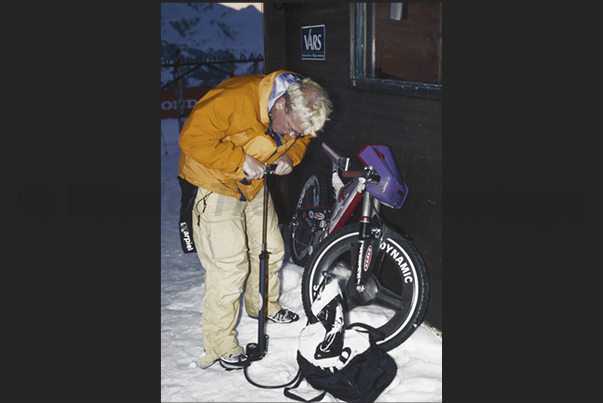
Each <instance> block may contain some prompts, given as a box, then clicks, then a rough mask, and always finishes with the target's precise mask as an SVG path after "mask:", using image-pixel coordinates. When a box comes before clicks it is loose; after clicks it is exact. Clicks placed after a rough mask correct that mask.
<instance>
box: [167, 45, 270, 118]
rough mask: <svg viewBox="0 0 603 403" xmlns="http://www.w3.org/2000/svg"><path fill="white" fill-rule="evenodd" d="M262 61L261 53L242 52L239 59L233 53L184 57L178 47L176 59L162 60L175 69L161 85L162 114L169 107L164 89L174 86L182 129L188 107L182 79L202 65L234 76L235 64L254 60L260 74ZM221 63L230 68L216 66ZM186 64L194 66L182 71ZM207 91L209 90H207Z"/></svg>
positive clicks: (254, 72)
mask: <svg viewBox="0 0 603 403" xmlns="http://www.w3.org/2000/svg"><path fill="white" fill-rule="evenodd" d="M261 61H264V58H263V57H262V55H261V54H258V55H256V56H254V55H253V54H250V55H249V57H245V55H243V54H241V55H240V56H239V58H238V59H235V57H234V56H233V55H232V54H231V55H228V56H227V57H219V56H215V55H207V56H204V57H203V58H201V59H199V58H196V59H192V58H184V57H182V53H181V51H180V48H179V47H176V58H175V60H174V61H162V62H161V68H170V67H173V69H174V71H173V74H174V79H173V80H172V81H170V82H168V83H167V84H165V85H163V86H162V87H161V91H162V101H161V103H162V116H163V110H164V106H166V108H167V104H164V102H165V100H164V96H163V91H164V90H166V89H168V88H170V87H172V88H174V91H175V97H174V103H173V106H175V109H176V111H177V117H178V127H179V129H180V130H182V125H183V124H184V117H185V109H186V105H185V97H184V87H183V82H182V79H183V78H184V77H186V76H188V75H189V74H191V73H192V72H194V71H195V70H197V69H199V68H200V67H202V66H207V67H209V68H211V69H214V70H217V71H220V72H222V73H224V74H226V75H228V76H229V77H234V76H235V73H234V70H235V64H237V63H250V62H253V74H258V66H259V62H261ZM220 64H227V65H228V66H229V70H228V71H226V70H223V69H221V68H219V67H216V65H220ZM186 66H193V67H192V68H191V69H189V70H188V71H186V72H184V73H182V67H186ZM201 88H202V87H201ZM205 92H207V90H205ZM166 99H167V98H166Z"/></svg>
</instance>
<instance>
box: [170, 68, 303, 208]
mask: <svg viewBox="0 0 603 403" xmlns="http://www.w3.org/2000/svg"><path fill="white" fill-rule="evenodd" d="M280 74H295V73H291V72H288V71H284V70H279V71H276V72H274V73H271V74H268V75H260V74H254V75H246V76H238V77H233V78H230V79H228V80H226V81H224V82H222V83H221V84H219V85H218V86H217V87H215V88H214V89H212V90H210V91H209V92H208V93H207V94H206V95H205V96H204V97H203V98H201V99H200V100H199V102H197V104H196V105H195V107H194V108H193V110H192V112H191V114H190V116H189V117H188V119H187V121H186V123H185V124H184V126H183V128H182V132H181V133H180V141H179V144H180V149H181V153H180V162H179V167H178V168H179V175H180V176H181V177H182V178H184V179H186V180H187V181H189V182H190V183H192V184H193V185H196V186H199V187H202V188H204V189H207V190H210V191H213V192H216V193H220V194H224V195H227V196H232V197H236V198H237V199H239V200H252V199H253V198H254V197H255V196H256V194H257V193H258V192H259V191H260V189H261V188H262V185H263V179H258V180H251V181H247V180H246V179H245V178H244V174H243V169H242V167H243V162H244V161H245V155H246V154H249V155H251V156H252V157H254V158H255V159H257V160H258V161H260V162H265V163H268V164H272V163H274V161H276V159H277V158H279V157H280V156H281V155H283V154H284V153H287V154H289V156H290V157H291V160H292V161H293V165H294V166H295V165H297V164H299V163H300V162H301V160H302V158H303V157H304V154H305V153H306V149H307V147H308V144H309V142H310V137H300V138H297V139H295V140H292V139H291V138H290V137H289V135H285V136H283V140H284V141H281V139H279V138H275V139H273V137H272V136H270V135H269V134H265V133H266V131H267V130H268V127H269V124H270V119H269V118H268V100H269V99H270V95H271V92H272V89H273V86H274V82H275V78H276V77H277V76H279V75H280ZM273 98H274V96H273ZM277 143H281V144H277Z"/></svg>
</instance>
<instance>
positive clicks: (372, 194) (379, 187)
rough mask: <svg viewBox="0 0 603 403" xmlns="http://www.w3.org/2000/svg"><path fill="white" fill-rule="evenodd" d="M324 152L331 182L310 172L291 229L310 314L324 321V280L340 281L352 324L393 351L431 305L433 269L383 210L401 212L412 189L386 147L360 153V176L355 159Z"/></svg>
mask: <svg viewBox="0 0 603 403" xmlns="http://www.w3.org/2000/svg"><path fill="white" fill-rule="evenodd" d="M322 147H323V150H324V152H325V153H326V154H327V155H328V156H329V158H330V159H331V162H332V177H331V183H330V184H329V183H328V182H327V180H326V177H325V175H323V174H322V173H321V172H320V171H318V170H316V171H314V172H310V174H309V175H308V177H307V179H306V180H305V182H304V185H303V186H302V188H301V192H300V194H299V197H298V198H297V203H296V206H295V212H294V214H293V217H292V219H291V221H290V223H289V245H290V251H291V258H292V260H293V262H294V263H296V264H298V265H300V266H304V272H303V276H302V302H303V306H304V311H305V313H306V315H307V317H308V320H309V321H310V322H311V323H313V322H316V321H317V320H318V319H317V318H316V317H315V316H314V315H313V314H312V311H311V305H312V302H313V301H314V300H315V299H316V294H317V292H318V290H319V288H320V286H321V284H323V280H324V279H325V278H331V279H334V280H335V281H338V282H339V285H340V287H341V290H342V291H343V296H344V301H345V305H346V316H345V319H346V323H347V324H349V323H354V322H360V323H364V324H367V325H369V326H371V327H373V328H375V329H377V330H378V331H379V333H381V334H382V335H383V337H382V338H380V339H379V340H377V345H378V346H379V347H380V348H382V349H384V350H386V351H387V350H391V349H393V348H395V347H397V346H398V345H400V344H401V343H403V342H404V341H405V340H406V339H407V338H408V337H410V335H411V334H412V333H413V332H414V331H415V329H416V328H417V327H418V326H419V325H420V324H421V323H422V321H423V318H424V316H425V312H426V309H427V304H428V301H429V279H428V274H427V269H426V267H425V263H424V261H423V258H422V257H421V254H420V253H419V251H418V250H417V248H416V246H415V245H414V241H413V240H412V238H411V237H410V236H409V235H408V234H406V232H404V231H403V230H401V229H400V228H397V227H396V226H395V225H393V224H392V223H390V222H388V221H386V219H385V218H384V217H383V216H382V215H381V214H380V212H381V205H385V206H387V207H391V208H394V209H399V208H400V207H402V205H403V204H404V202H405V200H406V196H407V194H408V187H407V186H406V184H405V183H404V181H403V180H402V178H401V176H400V173H399V170H398V167H397V165H396V163H395V160H394V157H393V154H392V152H391V149H390V148H389V147H388V146H386V145H377V144H369V145H367V146H365V147H364V148H363V149H362V150H361V151H360V152H359V153H358V157H359V159H360V160H361V161H362V163H363V164H364V165H365V167H364V169H362V170H361V171H350V170H349V168H350V159H349V158H347V157H345V156H343V155H342V154H341V153H340V152H338V151H336V150H335V149H334V148H333V147H332V146H330V145H328V144H326V143H323V144H322ZM342 177H343V178H348V179H351V181H349V182H348V183H347V184H344V183H343V180H342ZM329 188H331V189H332V191H333V192H332V198H333V202H332V203H329V198H330V197H331V196H330V195H329ZM329 204H331V206H330V207H329ZM352 218H353V219H352ZM356 218H357V219H358V220H357V222H354V221H356Z"/></svg>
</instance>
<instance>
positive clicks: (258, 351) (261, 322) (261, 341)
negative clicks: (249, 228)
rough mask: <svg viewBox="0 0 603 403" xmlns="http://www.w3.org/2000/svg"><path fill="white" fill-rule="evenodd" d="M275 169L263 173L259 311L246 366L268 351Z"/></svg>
mask: <svg viewBox="0 0 603 403" xmlns="http://www.w3.org/2000/svg"><path fill="white" fill-rule="evenodd" d="M275 168H276V165H268V166H266V171H264V212H263V214H264V215H263V225H262V251H261V252H260V287H259V288H260V292H259V302H260V303H259V304H258V305H259V306H260V311H259V315H258V342H257V343H249V344H247V347H246V351H245V354H247V359H248V360H249V362H248V365H249V364H250V363H251V362H253V361H259V360H261V359H262V358H264V355H266V352H267V351H268V335H267V334H266V317H267V312H266V306H267V303H268V295H266V294H267V291H266V290H267V287H266V283H267V282H268V276H267V275H266V265H267V263H268V255H269V252H268V251H267V250H266V232H267V227H268V196H269V193H268V174H269V173H270V172H272V171H273V170H274V169H275Z"/></svg>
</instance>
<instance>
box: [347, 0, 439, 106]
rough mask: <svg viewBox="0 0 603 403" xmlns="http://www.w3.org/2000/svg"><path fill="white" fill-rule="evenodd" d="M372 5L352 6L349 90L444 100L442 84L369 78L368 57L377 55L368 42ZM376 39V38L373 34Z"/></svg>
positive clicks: (359, 4)
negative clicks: (367, 69)
mask: <svg viewBox="0 0 603 403" xmlns="http://www.w3.org/2000/svg"><path fill="white" fill-rule="evenodd" d="M367 4H372V3H350V6H349V10H350V67H349V78H348V87H349V88H351V89H357V90H364V91H373V92H382V93H387V94H394V95H404V96H409V97H416V98H425V99H434V100H440V101H441V100H442V84H429V83H422V82H415V81H396V80H386V79H380V78H367V77H365V69H366V59H367V58H366V54H367V53H369V54H370V52H374V45H372V44H371V43H370V42H368V43H367V40H366V39H367V38H370V37H371V36H370V35H369V34H368V33H367V29H368V26H367V23H366V22H367V20H368V18H367V17H371V15H370V14H371V13H372V10H371V8H370V7H367ZM373 38H374V35H373Z"/></svg>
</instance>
